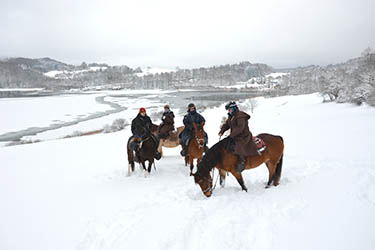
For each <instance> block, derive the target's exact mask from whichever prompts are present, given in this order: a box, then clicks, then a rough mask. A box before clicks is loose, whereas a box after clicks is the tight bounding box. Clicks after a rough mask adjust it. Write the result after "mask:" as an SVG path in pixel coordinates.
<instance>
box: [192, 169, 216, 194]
mask: <svg viewBox="0 0 375 250" xmlns="http://www.w3.org/2000/svg"><path fill="white" fill-rule="evenodd" d="M198 168H199V164H198ZM193 176H194V181H195V184H198V185H199V186H200V187H201V189H202V192H203V194H204V195H205V196H207V197H210V196H211V194H212V178H211V175H210V172H207V175H206V174H202V173H201V172H196V173H195V174H193Z"/></svg>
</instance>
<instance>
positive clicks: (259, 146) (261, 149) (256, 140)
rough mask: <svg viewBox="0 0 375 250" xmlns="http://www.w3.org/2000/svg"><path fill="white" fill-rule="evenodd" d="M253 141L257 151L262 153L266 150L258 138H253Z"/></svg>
mask: <svg viewBox="0 0 375 250" xmlns="http://www.w3.org/2000/svg"><path fill="white" fill-rule="evenodd" d="M253 141H254V142H255V145H257V148H258V150H259V151H263V150H264V149H265V148H266V144H265V143H264V141H263V140H262V139H260V138H259V137H256V136H253Z"/></svg>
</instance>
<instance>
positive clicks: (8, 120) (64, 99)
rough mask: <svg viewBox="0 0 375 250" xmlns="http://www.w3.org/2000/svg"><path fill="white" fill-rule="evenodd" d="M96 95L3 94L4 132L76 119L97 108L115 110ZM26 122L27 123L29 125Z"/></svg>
mask: <svg viewBox="0 0 375 250" xmlns="http://www.w3.org/2000/svg"><path fill="white" fill-rule="evenodd" d="M98 96H100V94H96V95H62V96H48V97H38V98H35V97H31V98H30V97H28V98H1V99H0V117H4V118H5V119H4V120H3V122H2V123H1V125H0V135H1V134H5V133H7V132H13V131H18V130H21V129H25V128H28V127H43V126H49V125H50V124H54V123H62V122H67V121H73V120H76V119H78V118H82V117H86V116H88V115H90V114H94V113H96V112H103V111H106V110H111V109H112V108H111V107H110V106H108V105H104V104H100V103H98V102H96V101H95V97H98ZM25 126H26V127H25Z"/></svg>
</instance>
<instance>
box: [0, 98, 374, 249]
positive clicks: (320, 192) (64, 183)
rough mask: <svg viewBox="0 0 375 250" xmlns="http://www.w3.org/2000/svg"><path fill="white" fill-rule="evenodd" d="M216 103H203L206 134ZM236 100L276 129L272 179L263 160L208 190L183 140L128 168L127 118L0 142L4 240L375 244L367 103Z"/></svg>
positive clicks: (260, 123)
mask: <svg viewBox="0 0 375 250" xmlns="http://www.w3.org/2000/svg"><path fill="white" fill-rule="evenodd" d="M79 98H80V97H79ZM57 99H58V98H57ZM17 100H20V99H17ZM65 100H66V101H69V100H70V99H69V98H68V99H65ZM50 101H51V103H54V102H55V101H56V100H54V99H50ZM251 103H256V107H255V109H254V113H251V112H250V104H251ZM82 104H83V103H82ZM223 105H224V104H223ZM223 105H222V106H221V107H218V108H211V109H207V110H205V111H204V112H203V113H202V115H203V116H204V117H205V118H206V126H205V130H206V131H207V132H208V135H209V141H210V142H209V144H210V145H213V144H214V143H215V142H217V140H218V135H217V133H218V132H219V125H220V121H221V119H222V117H223V116H225V110H224V108H223ZM240 105H241V107H243V108H244V109H245V111H247V112H249V113H250V115H251V116H252V118H251V119H250V122H249V125H250V129H251V131H252V132H253V133H254V134H258V133H263V132H267V133H272V134H279V135H281V136H283V138H284V141H285V155H284V163H283V171H282V175H281V183H280V185H279V186H278V187H272V188H270V189H264V186H265V182H266V181H267V178H268V172H267V168H266V167H264V166H261V167H259V168H256V169H254V170H247V171H245V172H243V176H244V180H245V183H246V185H247V187H248V189H249V191H248V192H247V193H246V192H243V191H241V189H240V186H239V185H238V184H237V182H236V180H235V179H234V178H233V177H232V176H229V177H227V181H226V186H225V187H224V188H220V187H217V188H216V189H215V190H214V192H213V195H212V196H211V197H210V198H205V197H204V196H203V194H202V192H201V190H200V188H199V187H198V186H196V185H195V184H194V181H193V178H192V177H190V176H189V170H188V168H187V167H185V166H184V164H183V159H182V157H180V156H179V154H178V153H179V150H180V149H179V148H175V149H164V153H165V156H164V157H163V158H162V159H161V160H160V161H157V162H156V168H157V171H155V170H154V169H153V170H152V172H151V175H150V176H149V177H147V178H145V177H144V174H143V173H142V172H141V171H140V169H139V168H138V166H136V172H135V173H134V174H132V175H131V176H130V177H127V176H126V174H127V157H126V150H125V145H126V141H127V138H128V137H129V135H130V131H129V129H127V130H123V131H120V132H117V133H112V134H98V135H94V136H85V137H78V138H72V139H64V140H54V141H47V142H41V143H36V144H30V145H21V146H13V147H3V148H0V162H1V164H0V199H1V206H0V221H1V223H0V249H2V250H18V249H20V250H21V249H22V250H24V249H32V250H33V249H35V250H43V249H46V250H47V249H56V250H59V249H61V250H66V249H77V250H86V249H90V250H96V249H111V250H112V249H113V250H115V249H364V250H367V249H368V250H370V249H374V246H375V238H374V237H373V230H372V226H373V224H374V222H375V214H374V212H373V211H374V208H375V182H374V178H375V156H374V155H373V148H374V147H375V141H374V140H373V137H372V134H373V124H374V122H375V109H373V108H370V107H368V106H361V107H357V106H352V105H349V104H335V103H322V98H321V97H319V96H318V95H316V94H312V95H303V96H284V97H277V98H257V99H256V101H255V102H254V101H250V100H247V101H244V102H241V104H240ZM94 106H95V105H94ZM95 108H99V109H100V105H96V106H95ZM0 110H2V109H0ZM134 114H135V113H132V114H130V113H129V117H126V118H127V119H129V120H130V119H131V118H133V116H134ZM175 114H178V113H177V112H176V113H175ZM181 119H182V117H181V116H177V117H176V121H179V122H180V121H181ZM0 126H3V125H0ZM216 175H217V171H216V173H215V177H214V178H216Z"/></svg>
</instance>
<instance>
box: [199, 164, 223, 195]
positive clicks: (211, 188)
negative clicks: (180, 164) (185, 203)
mask: <svg viewBox="0 0 375 250" xmlns="http://www.w3.org/2000/svg"><path fill="white" fill-rule="evenodd" d="M214 174H215V168H214V169H213V173H212V180H213V179H214ZM205 179H207V178H206V177H203V178H202V180H205ZM218 179H219V175H217V177H216V181H215V185H212V183H211V186H208V187H207V188H206V189H205V190H202V192H203V193H206V192H208V191H210V192H213V191H214V190H215V188H216V183H217V180H218Z"/></svg>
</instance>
